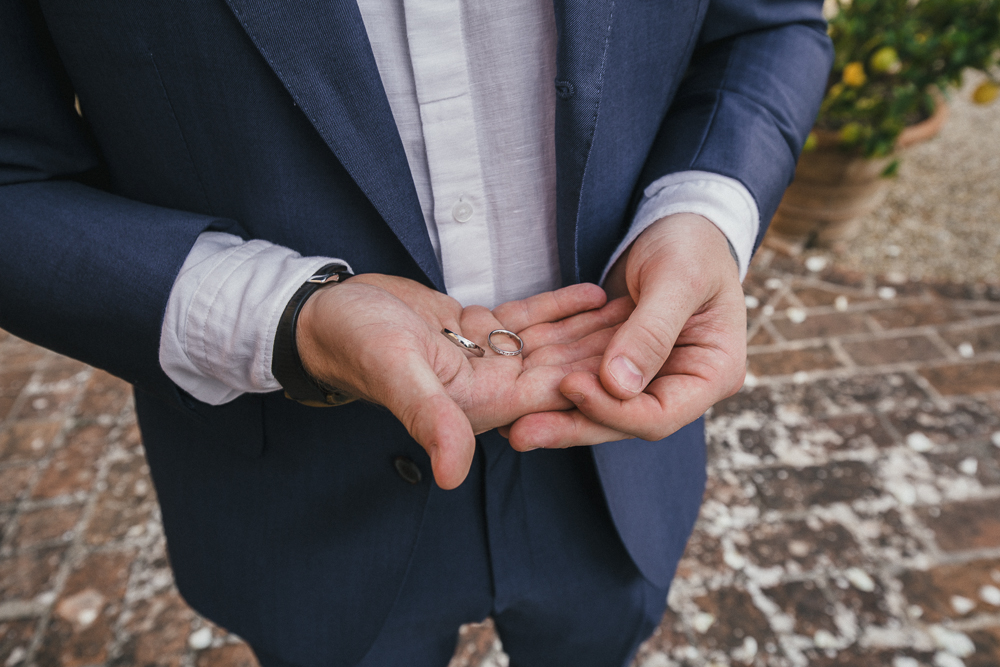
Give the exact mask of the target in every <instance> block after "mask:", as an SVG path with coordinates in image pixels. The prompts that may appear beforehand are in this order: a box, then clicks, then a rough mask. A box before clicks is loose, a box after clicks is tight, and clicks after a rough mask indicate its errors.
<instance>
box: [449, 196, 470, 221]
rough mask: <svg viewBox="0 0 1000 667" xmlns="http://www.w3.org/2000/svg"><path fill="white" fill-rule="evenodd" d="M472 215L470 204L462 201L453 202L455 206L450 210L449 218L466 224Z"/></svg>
mask: <svg viewBox="0 0 1000 667" xmlns="http://www.w3.org/2000/svg"><path fill="white" fill-rule="evenodd" d="M472 213H473V209H472V204H470V203H469V202H467V201H462V200H459V201H457V202H455V206H454V207H453V208H452V209H451V217H453V218H455V221H456V222H468V221H469V220H471V219H472Z"/></svg>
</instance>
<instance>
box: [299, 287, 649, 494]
mask: <svg viewBox="0 0 1000 667" xmlns="http://www.w3.org/2000/svg"><path fill="white" fill-rule="evenodd" d="M605 301H606V297H605V294H604V291H603V290H602V289H601V288H600V287H597V286H596V285H589V284H584V285H573V286H570V287H566V288H563V289H560V290H556V291H554V292H546V293H544V294H540V295H537V296H534V297H530V298H528V299H524V300H522V301H514V302H510V303H507V304H502V305H501V306H498V307H497V308H496V309H494V311H493V312H491V311H489V310H488V309H486V308H484V307H481V306H470V307H468V308H462V306H461V304H459V303H458V301H456V300H455V299H453V298H451V297H449V296H447V295H445V294H442V293H440V292H437V291H435V290H432V289H430V288H428V287H425V286H423V285H421V284H419V283H417V282H414V281H412V280H408V279H405V278H399V277H396V276H388V275H382V274H360V275H358V276H355V277H354V278H352V279H351V280H349V281H347V282H345V283H343V284H340V285H336V286H333V287H328V288H324V289H321V290H319V291H317V292H316V293H315V294H314V295H313V296H312V297H311V298H310V299H309V300H308V301H306V303H305V304H304V305H303V307H302V311H301V313H300V314H299V321H298V326H297V337H296V339H297V344H298V348H299V355H300V357H301V358H302V363H303V366H304V367H305V369H306V371H307V372H308V373H310V374H311V375H312V376H313V377H315V378H318V379H321V380H323V381H324V382H327V383H329V384H331V385H333V386H335V387H338V388H340V389H344V390H346V391H348V392H351V393H353V394H354V395H356V396H359V397H361V398H363V399H365V400H368V401H371V402H373V403H377V404H379V405H383V406H385V407H386V408H388V409H389V410H390V411H391V412H392V413H393V414H394V415H395V416H396V417H397V418H398V419H399V420H400V421H401V422H402V423H403V425H404V426H405V427H406V429H407V431H409V433H410V435H411V436H412V437H413V438H414V439H415V440H416V441H417V442H418V443H420V445H421V446H422V447H423V448H424V449H425V450H426V451H427V453H428V454H429V455H430V458H431V465H432V468H433V470H434V479H435V481H436V482H437V484H438V485H439V486H440V487H442V488H444V489H451V488H454V487H456V486H458V485H459V484H461V483H462V481H463V480H464V479H465V476H466V475H467V474H468V471H469V466H470V465H471V463H472V457H473V454H474V453H475V434H476V433H482V432H484V431H487V430H490V429H492V428H496V427H498V426H503V425H506V424H510V423H512V422H514V421H515V420H517V419H518V418H519V417H521V416H523V415H526V414H529V413H533V412H545V411H554V410H566V409H569V408H571V407H572V403H570V402H569V401H568V399H566V397H565V396H563V395H562V394H561V393H560V392H559V383H560V381H561V380H562V379H563V377H565V376H566V375H567V374H568V373H571V372H574V371H590V372H596V370H597V368H598V364H599V362H600V356H601V354H602V353H603V351H604V349H605V347H606V346H607V344H608V342H609V341H610V339H611V336H612V335H613V334H614V331H615V330H616V328H617V325H618V324H620V323H621V322H622V321H624V320H625V319H626V318H627V316H628V312H629V306H627V305H626V301H627V300H621V301H616V302H612V303H610V304H607V305H605ZM602 306H603V308H602ZM498 318H499V319H498ZM501 320H502V321H501ZM444 328H447V329H450V330H452V331H454V332H456V333H459V334H461V335H462V336H465V337H466V338H469V339H471V340H473V341H474V342H476V343H477V344H479V345H480V346H481V347H483V348H484V349H486V350H487V352H486V355H485V356H484V357H481V358H480V357H469V356H468V355H466V353H465V352H463V351H462V350H461V349H459V348H458V347H457V346H456V345H455V344H453V343H452V342H451V341H449V340H448V339H447V338H446V337H445V336H443V335H442V334H441V329H444ZM494 329H509V330H511V331H514V332H515V333H517V334H518V335H519V336H520V337H521V338H522V339H523V341H524V349H523V351H522V354H521V355H519V356H513V357H508V356H501V355H498V354H495V353H493V352H492V351H490V350H489V349H488V346H487V344H486V339H487V336H488V335H489V333H490V332H491V331H493V330H494Z"/></svg>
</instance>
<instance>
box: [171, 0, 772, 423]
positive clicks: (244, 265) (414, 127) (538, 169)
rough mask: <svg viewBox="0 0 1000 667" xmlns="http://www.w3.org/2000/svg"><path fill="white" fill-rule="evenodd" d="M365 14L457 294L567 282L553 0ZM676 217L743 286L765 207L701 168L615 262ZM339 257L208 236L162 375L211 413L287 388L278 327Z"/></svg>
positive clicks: (189, 268)
mask: <svg viewBox="0 0 1000 667" xmlns="http://www.w3.org/2000/svg"><path fill="white" fill-rule="evenodd" d="M358 5H359V7H360V9H361V14H362V17H363V19H364V23H365V28H366V30H367V32H368V37H369V41H370V43H371V45H372V51H373V53H374V56H375V62H376V64H377V66H378V71H379V76H380V77H381V79H382V84H383V87H384V88H385V92H386V96H387V97H388V101H389V106H390V108H391V110H392V114H393V118H394V120H395V122H396V127H397V129H398V131H399V135H400V138H401V140H402V143H403V149H404V151H405V153H406V158H407V162H408V164H409V167H410V172H411V174H412V176H413V182H414V185H415V186H416V190H417V197H418V199H419V201H420V206H421V209H422V212H423V216H424V221H425V223H426V225H427V231H428V234H429V236H430V239H431V243H432V245H433V246H434V250H435V252H436V253H437V255H438V260H439V261H440V263H441V267H442V269H443V273H444V280H445V286H446V289H447V292H448V294H449V295H451V296H453V297H455V298H456V299H457V300H458V301H459V302H461V303H462V304H463V305H471V304H480V305H484V306H487V307H491V308H492V307H493V306H495V305H497V304H499V303H502V302H504V301H509V300H512V299H522V298H525V297H527V296H530V295H532V294H537V293H539V292H544V291H548V290H552V289H556V288H557V287H559V263H558V249H557V245H556V225H555V216H556V203H555V190H556V173H555V172H556V170H555V84H554V79H555V49H556V27H555V16H554V12H553V6H552V3H550V2H538V0H508V1H507V2H504V3H491V2H488V1H486V0H463V1H460V0H359V2H358ZM681 212H688V213H698V214H700V215H703V216H705V217H706V218H708V219H709V220H711V221H712V222H713V223H715V224H716V226H718V227H719V228H720V229H721V230H722V232H723V233H724V234H725V235H726V237H727V238H728V239H729V242H730V244H731V245H732V247H733V248H734V249H735V251H736V255H737V259H738V263H739V266H740V277H741V278H742V277H744V276H745V275H746V269H747V266H748V265H749V262H750V255H751V253H752V251H753V244H754V240H755V239H756V236H757V229H758V225H759V220H758V213H757V206H756V203H755V202H754V200H753V198H752V196H751V195H750V193H749V192H748V191H747V190H746V188H745V187H744V186H743V185H742V184H741V183H739V182H738V181H736V180H734V179H731V178H727V177H724V176H720V175H718V174H711V173H706V172H696V171H688V172H681V173H676V174H670V175H668V176H665V177H663V178H661V179H659V180H657V181H656V182H654V183H653V184H651V185H650V186H649V187H648V188H646V191H645V192H644V198H643V200H642V202H641V203H640V205H639V207H638V210H637V211H636V214H635V217H634V219H633V222H632V225H631V227H630V230H629V233H628V234H627V235H626V237H625V238H624V239H623V240H622V242H621V244H620V245H619V247H618V249H617V250H616V251H615V253H614V255H613V256H612V257H611V258H610V260H609V262H608V265H607V266H608V268H610V266H611V264H612V263H613V262H614V260H615V259H617V257H618V256H619V255H620V254H621V252H623V251H624V250H625V248H627V247H628V245H629V244H631V243H632V241H634V240H635V238H636V237H637V236H638V235H639V234H640V233H641V232H642V231H643V230H644V229H645V228H646V227H648V226H649V225H650V224H652V223H653V222H655V221H656V220H658V219H660V218H662V217H664V216H666V215H670V214H672V213H681ZM485 258H489V261H484V259H485ZM350 259H351V258H350V257H346V258H343V260H345V261H346V262H347V263H349V262H350ZM331 261H334V259H333V258H328V257H300V256H299V255H298V254H297V253H295V252H293V251H292V250H289V249H287V248H284V247H281V246H276V245H273V244H270V243H267V242H266V241H259V240H257V241H248V242H244V241H242V240H241V239H239V238H238V237H235V236H232V235H229V234H223V233H219V232H206V233H204V234H202V235H201V236H200V237H199V238H198V240H197V242H196V243H195V245H194V247H193V248H192V250H191V253H190V254H189V255H188V257H187V260H186V261H185V262H184V265H183V267H182V268H181V271H180V273H179V275H178V277H177V280H176V281H175V283H174V286H173V289H172V291H171V293H170V298H169V301H168V303H167V311H166V315H165V317H164V321H163V329H162V335H161V340H160V364H161V366H162V367H163V369H164V371H165V372H166V373H167V375H168V376H169V377H170V378H171V379H172V380H173V381H174V382H176V383H177V384H178V386H180V387H181V388H182V389H184V390H185V391H187V392H188V393H190V394H191V395H192V396H194V397H195V398H197V399H199V400H202V401H204V402H206V403H210V404H214V405H219V404H222V403H226V402H228V401H230V400H233V399H234V398H236V397H237V396H239V395H240V394H241V393H244V392H267V391H275V390H277V389H279V388H280V385H279V384H278V383H277V381H276V380H275V379H274V376H273V375H272V374H271V348H272V345H273V341H274V334H275V331H276V329H277V324H278V319H279V318H280V316H281V313H282V311H283V310H284V306H285V304H286V303H287V302H288V300H289V299H290V298H291V296H292V294H293V293H294V292H295V290H296V289H298V287H299V286H300V285H301V284H302V283H303V282H305V280H306V279H307V278H308V277H309V276H310V275H312V273H313V272H314V271H315V270H316V269H318V268H319V267H321V266H322V265H324V264H326V263H328V262H331ZM606 272H607V269H605V273H606Z"/></svg>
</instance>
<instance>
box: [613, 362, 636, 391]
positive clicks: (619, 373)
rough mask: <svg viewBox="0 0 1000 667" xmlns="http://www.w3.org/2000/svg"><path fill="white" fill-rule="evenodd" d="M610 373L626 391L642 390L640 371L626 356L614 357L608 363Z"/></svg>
mask: <svg viewBox="0 0 1000 667" xmlns="http://www.w3.org/2000/svg"><path fill="white" fill-rule="evenodd" d="M608 372H610V373H611V377H613V378H614V379H615V380H616V381H617V382H618V384H620V385H621V386H622V387H623V388H625V389H627V390H628V391H635V392H639V391H642V371H640V370H639V367H638V366H636V365H635V364H633V363H632V361H631V360H630V359H629V358H628V357H615V358H614V359H612V360H611V363H610V364H608Z"/></svg>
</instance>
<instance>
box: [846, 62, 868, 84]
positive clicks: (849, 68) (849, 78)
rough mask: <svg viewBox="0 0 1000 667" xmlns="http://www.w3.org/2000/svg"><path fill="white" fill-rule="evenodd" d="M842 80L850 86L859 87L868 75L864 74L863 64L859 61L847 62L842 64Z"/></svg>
mask: <svg viewBox="0 0 1000 667" xmlns="http://www.w3.org/2000/svg"><path fill="white" fill-rule="evenodd" d="M842 80H843V82H844V83H845V84H847V85H848V86H851V87H852V88H860V87H861V86H863V85H865V81H867V80H868V77H866V76H865V66H864V65H862V64H861V63H859V62H853V63H847V65H845V66H844V76H843V79H842Z"/></svg>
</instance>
